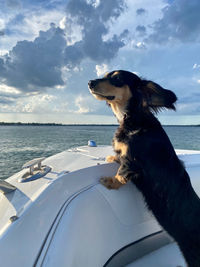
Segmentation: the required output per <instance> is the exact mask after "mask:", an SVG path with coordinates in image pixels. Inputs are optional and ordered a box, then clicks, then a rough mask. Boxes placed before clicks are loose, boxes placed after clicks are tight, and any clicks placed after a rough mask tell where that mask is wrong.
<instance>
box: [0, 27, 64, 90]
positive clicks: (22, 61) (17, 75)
mask: <svg viewBox="0 0 200 267" xmlns="http://www.w3.org/2000/svg"><path fill="white" fill-rule="evenodd" d="M64 47H65V37H64V33H63V31H62V30H61V29H60V28H56V27H55V26H54V25H52V27H51V28H50V29H49V30H48V31H46V32H43V31H41V32H40V34H39V37H37V38H36V39H35V40H34V42H30V41H21V42H18V43H17V45H16V46H15V47H14V48H13V49H12V50H11V51H10V52H9V54H8V55H6V56H4V58H3V59H2V58H1V60H0V69H2V72H0V78H2V80H3V81H5V83H6V84H7V85H8V86H13V87H16V88H19V89H20V90H21V91H25V92H31V91H35V92H36V91H40V90H41V88H42V87H53V86H56V85H62V84H63V80H62V77H61V66H62V60H63V50H64Z"/></svg>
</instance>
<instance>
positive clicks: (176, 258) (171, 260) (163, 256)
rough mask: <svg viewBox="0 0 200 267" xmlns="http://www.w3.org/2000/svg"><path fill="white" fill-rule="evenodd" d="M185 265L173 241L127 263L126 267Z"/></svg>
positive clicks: (184, 266)
mask: <svg viewBox="0 0 200 267" xmlns="http://www.w3.org/2000/svg"><path fill="white" fill-rule="evenodd" d="M147 266H148V267H156V266H157V267H186V263H185V261H184V259H183V256H182V255H181V252H180V250H179V248H178V246H177V245H176V244H175V243H172V244H169V245H166V246H164V247H162V248H160V249H158V250H156V251H153V252H152V253H150V254H148V255H146V256H144V257H142V258H141V259H138V260H136V261H134V262H133V263H130V264H128V265H127V266H126V267H147Z"/></svg>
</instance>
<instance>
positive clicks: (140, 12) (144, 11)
mask: <svg viewBox="0 0 200 267" xmlns="http://www.w3.org/2000/svg"><path fill="white" fill-rule="evenodd" d="M145 13H146V9H144V8H138V9H137V10H136V14H137V15H143V14H145Z"/></svg>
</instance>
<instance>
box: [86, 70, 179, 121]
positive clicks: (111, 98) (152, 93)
mask: <svg viewBox="0 0 200 267" xmlns="http://www.w3.org/2000/svg"><path fill="white" fill-rule="evenodd" d="M88 86H89V90H90V92H91V93H92V95H93V96H94V97H95V98H96V99H98V100H105V101H107V103H108V104H109V105H110V106H111V108H112V110H113V112H114V113H115V115H116V116H117V118H118V120H119V121H121V120H122V119H123V117H124V115H125V114H126V112H128V111H129V110H128V107H130V103H131V102H132V103H131V105H132V106H134V108H135V109H137V110H138V109H140V111H144V112H152V111H154V112H157V111H158V110H159V109H160V108H168V109H174V110H175V106H174V103H175V101H176V100H177V98H176V95H175V94H174V93H173V92H172V91H170V90H167V89H163V88H162V87H161V86H160V85H158V84H156V83H154V82H152V81H147V80H143V79H140V78H139V77H138V76H137V75H135V74H133V73H132V72H128V71H123V70H117V71H112V72H110V73H107V74H106V75H105V76H104V77H103V78H101V79H95V80H91V81H89V83H88Z"/></svg>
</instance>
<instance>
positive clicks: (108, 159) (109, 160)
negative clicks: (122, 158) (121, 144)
mask: <svg viewBox="0 0 200 267" xmlns="http://www.w3.org/2000/svg"><path fill="white" fill-rule="evenodd" d="M106 161H107V162H109V163H112V162H114V161H115V162H118V158H117V156H113V155H110V156H107V157H106Z"/></svg>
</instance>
